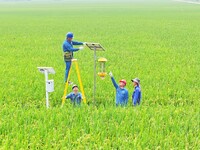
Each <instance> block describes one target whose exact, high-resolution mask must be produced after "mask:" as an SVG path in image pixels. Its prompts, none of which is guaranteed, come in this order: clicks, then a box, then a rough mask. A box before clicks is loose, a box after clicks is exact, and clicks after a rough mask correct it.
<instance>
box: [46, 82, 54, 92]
mask: <svg viewBox="0 0 200 150" xmlns="http://www.w3.org/2000/svg"><path fill="white" fill-rule="evenodd" d="M46 90H47V92H53V91H54V81H53V80H47V81H46Z"/></svg>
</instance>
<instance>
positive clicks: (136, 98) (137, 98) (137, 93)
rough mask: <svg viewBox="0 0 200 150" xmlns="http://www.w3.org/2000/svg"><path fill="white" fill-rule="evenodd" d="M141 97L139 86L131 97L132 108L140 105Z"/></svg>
mask: <svg viewBox="0 0 200 150" xmlns="http://www.w3.org/2000/svg"><path fill="white" fill-rule="evenodd" d="M141 96H142V94H141V89H140V86H136V87H135V89H134V91H133V95H132V101H133V105H134V106H136V105H137V104H138V105H140V101H141Z"/></svg>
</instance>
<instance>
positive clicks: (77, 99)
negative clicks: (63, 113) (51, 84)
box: [66, 92, 82, 105]
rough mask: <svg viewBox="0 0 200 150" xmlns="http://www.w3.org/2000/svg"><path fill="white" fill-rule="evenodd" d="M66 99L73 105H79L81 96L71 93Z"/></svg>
mask: <svg viewBox="0 0 200 150" xmlns="http://www.w3.org/2000/svg"><path fill="white" fill-rule="evenodd" d="M66 99H70V100H71V103H73V104H74V105H80V104H81V101H82V95H81V93H79V92H78V93H77V94H75V93H74V92H71V93H69V94H68V95H67V96H66Z"/></svg>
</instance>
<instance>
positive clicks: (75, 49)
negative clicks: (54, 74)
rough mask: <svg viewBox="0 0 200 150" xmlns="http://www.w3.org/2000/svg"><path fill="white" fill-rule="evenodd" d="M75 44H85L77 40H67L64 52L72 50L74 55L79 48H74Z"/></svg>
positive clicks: (64, 43) (64, 44)
mask: <svg viewBox="0 0 200 150" xmlns="http://www.w3.org/2000/svg"><path fill="white" fill-rule="evenodd" d="M73 45H83V42H77V41H71V42H70V41H68V40H65V41H64V42H63V52H72V56H73V52H75V51H78V50H79V48H73Z"/></svg>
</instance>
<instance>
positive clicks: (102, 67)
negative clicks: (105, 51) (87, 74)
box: [98, 58, 107, 79]
mask: <svg viewBox="0 0 200 150" xmlns="http://www.w3.org/2000/svg"><path fill="white" fill-rule="evenodd" d="M98 62H99V72H98V75H99V76H100V77H101V79H105V76H106V75H107V73H106V62H107V59H106V58H99V59H98Z"/></svg>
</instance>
